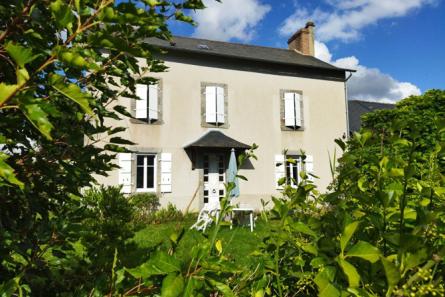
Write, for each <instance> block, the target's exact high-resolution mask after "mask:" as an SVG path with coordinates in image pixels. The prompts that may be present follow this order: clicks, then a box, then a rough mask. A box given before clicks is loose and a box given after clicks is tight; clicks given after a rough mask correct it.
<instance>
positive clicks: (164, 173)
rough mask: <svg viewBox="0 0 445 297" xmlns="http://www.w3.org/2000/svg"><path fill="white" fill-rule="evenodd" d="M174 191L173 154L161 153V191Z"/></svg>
mask: <svg viewBox="0 0 445 297" xmlns="http://www.w3.org/2000/svg"><path fill="white" fill-rule="evenodd" d="M171 192H172V154H170V153H161V193H171Z"/></svg>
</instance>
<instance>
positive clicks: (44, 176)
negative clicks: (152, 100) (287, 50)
mask: <svg viewBox="0 0 445 297" xmlns="http://www.w3.org/2000/svg"><path fill="white" fill-rule="evenodd" d="M202 8H204V5H203V3H202V1H201V0H181V1H179V0H178V1H156V0H143V1H142V0H139V1H116V2H115V1H113V0H72V1H64V0H6V1H2V2H1V3H0V69H1V70H0V82H1V83H0V115H1V118H2V120H1V122H0V143H1V146H0V197H1V207H0V242H1V243H2V244H1V246H0V259H2V261H1V263H0V292H12V291H14V290H15V289H17V288H18V287H20V286H21V285H20V284H22V283H29V282H31V280H33V281H34V284H35V283H38V282H39V281H40V282H41V284H40V285H41V286H45V283H44V282H42V281H41V280H39V279H38V277H39V275H43V274H44V273H45V270H46V269H47V267H46V266H45V265H46V262H45V260H44V259H43V258H44V257H45V255H46V254H45V253H46V252H47V251H48V249H50V248H51V247H54V246H59V247H61V248H62V250H63V249H72V248H73V242H75V241H76V238H78V236H79V234H78V233H77V232H76V231H75V230H74V229H73V228H72V224H69V222H70V218H73V216H74V215H78V214H76V210H77V209H76V207H77V206H78V204H77V203H78V201H77V198H76V197H77V195H79V191H80V189H81V188H83V187H88V186H90V185H91V184H92V183H94V179H93V177H92V175H93V174H101V175H106V174H107V171H109V170H110V169H112V168H114V167H115V166H116V165H113V163H112V162H111V161H112V160H113V158H114V154H113V153H114V152H119V151H123V150H125V149H124V148H123V147H121V145H125V144H131V142H129V141H127V140H124V139H122V138H120V137H117V136H116V133H119V132H122V131H124V129H123V128H120V127H110V126H107V125H106V122H107V119H114V120H119V119H121V118H122V117H126V116H130V113H129V112H128V111H127V110H125V108H124V107H122V106H120V105H116V104H115V103H116V100H117V98H118V97H120V96H125V97H130V98H136V97H135V84H136V83H153V82H154V80H153V79H151V78H149V77H148V75H149V74H150V73H153V72H159V71H163V70H164V69H165V66H164V65H163V63H162V62H161V61H160V60H159V59H158V58H156V57H155V56H154V53H156V52H157V50H156V49H154V48H152V47H151V46H150V45H148V44H147V43H145V42H144V40H145V39H146V38H149V37H157V38H161V39H166V40H168V39H169V38H170V37H171V33H170V32H169V30H168V26H167V24H168V23H169V22H170V21H180V22H186V23H192V19H191V18H190V17H189V16H187V11H188V10H191V9H202ZM137 58H142V59H143V60H144V62H145V63H146V65H147V66H146V67H141V66H140V64H138V59H137ZM120 86H123V88H121V87H120ZM110 105H111V106H114V107H113V108H112V109H111V108H108V107H109V106H110ZM99 134H101V135H103V134H105V135H107V136H108V138H107V139H108V140H107V143H106V144H105V145H104V146H98V145H97V144H98V143H99V142H100V141H102V139H98V138H97V137H96V136H97V135H99ZM85 140H88V143H87V144H85ZM69 216H71V217H69ZM56 256H57V255H56ZM58 257H60V258H62V259H63V257H64V253H62V252H60V253H58ZM8 280H9V281H8ZM2 283H3V285H1V284H2ZM22 288H23V289H27V287H26V286H23V287H22ZM2 290H3V291H2ZM8 290H9V291H8Z"/></svg>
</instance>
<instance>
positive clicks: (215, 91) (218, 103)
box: [205, 86, 225, 126]
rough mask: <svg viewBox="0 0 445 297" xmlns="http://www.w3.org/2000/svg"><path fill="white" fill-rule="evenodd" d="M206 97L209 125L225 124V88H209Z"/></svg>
mask: <svg viewBox="0 0 445 297" xmlns="http://www.w3.org/2000/svg"><path fill="white" fill-rule="evenodd" d="M205 97H206V122H207V123H209V124H215V125H217V126H218V125H222V124H224V120H225V119H224V118H225V112H224V88H223V87H217V86H207V87H206V89H205Z"/></svg>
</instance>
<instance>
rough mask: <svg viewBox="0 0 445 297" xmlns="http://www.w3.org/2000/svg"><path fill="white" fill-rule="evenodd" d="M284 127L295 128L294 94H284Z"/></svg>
mask: <svg viewBox="0 0 445 297" xmlns="http://www.w3.org/2000/svg"><path fill="white" fill-rule="evenodd" d="M284 125H285V126H287V127H294V126H295V96H294V93H284Z"/></svg>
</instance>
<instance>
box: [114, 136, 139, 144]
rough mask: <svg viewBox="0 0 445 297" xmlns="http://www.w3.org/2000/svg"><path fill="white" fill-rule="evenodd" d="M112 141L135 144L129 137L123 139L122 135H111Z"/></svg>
mask: <svg viewBox="0 0 445 297" xmlns="http://www.w3.org/2000/svg"><path fill="white" fill-rule="evenodd" d="M110 142H111V143H116V144H129V145H132V144H134V142H132V141H130V140H127V139H123V138H121V137H111V138H110Z"/></svg>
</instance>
